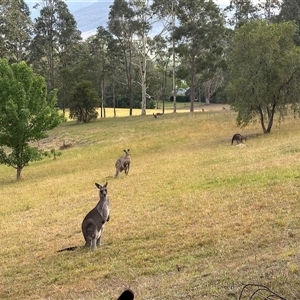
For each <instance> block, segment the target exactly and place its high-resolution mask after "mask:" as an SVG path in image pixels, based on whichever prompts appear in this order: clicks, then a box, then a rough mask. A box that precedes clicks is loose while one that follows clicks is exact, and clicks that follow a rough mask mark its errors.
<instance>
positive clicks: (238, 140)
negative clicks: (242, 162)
mask: <svg viewBox="0 0 300 300" xmlns="http://www.w3.org/2000/svg"><path fill="white" fill-rule="evenodd" d="M246 140H247V137H246V136H243V135H241V134H239V133H236V134H234V135H233V137H232V140H231V145H233V142H234V141H236V143H237V144H240V143H242V142H243V141H246Z"/></svg>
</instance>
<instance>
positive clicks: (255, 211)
mask: <svg viewBox="0 0 300 300" xmlns="http://www.w3.org/2000/svg"><path fill="white" fill-rule="evenodd" d="M147 113H148V111H147ZM235 117H236V115H235V113H234V112H233V111H231V110H228V109H226V110H223V109H216V110H213V109H212V110H210V109H209V108H208V107H207V109H206V111H205V112H202V111H199V112H195V113H186V112H185V113H184V112H183V113H178V114H172V113H169V114H165V115H164V116H162V117H161V118H158V119H154V118H153V116H152V115H151V114H150V113H149V115H147V116H132V117H123V118H106V119H98V120H97V121H96V122H92V123H89V124H83V125H77V124H76V123H75V122H72V121H70V122H67V123H63V124H61V125H60V126H58V127H57V128H56V129H55V130H53V131H51V132H50V133H49V137H48V138H47V139H45V140H42V141H40V142H39V146H40V147H41V148H44V149H53V148H55V149H58V148H59V146H60V145H61V144H62V141H63V140H65V141H66V142H67V143H70V144H72V146H71V147H70V148H68V149H66V150H63V151H62V155H61V156H59V157H57V159H56V160H53V158H45V159H44V160H43V161H39V162H35V163H31V164H30V165H29V166H28V167H25V168H24V170H23V172H22V175H23V179H22V180H21V181H19V182H17V181H16V180H15V177H16V171H15V170H14V169H12V168H9V167H7V166H3V165H0V186H1V187H0V207H1V210H0V215H1V218H0V224H1V233H0V238H1V246H0V264H1V272H0V299H88V300H90V299H101V300H108V299H116V298H117V296H118V295H119V294H120V292H121V291H122V290H123V289H124V288H127V287H130V288H131V289H133V290H134V291H135V293H136V299H145V300H150V299H157V300H171V299H181V300H187V299H208V300H212V299H238V296H239V294H240V292H241V288H242V286H243V284H245V283H256V284H263V285H266V286H268V287H269V288H270V289H272V290H273V291H275V292H277V293H278V294H280V295H281V296H283V297H285V299H289V300H296V299H300V286H299V282H300V199H299V193H300V190H299V187H300V170H299V159H300V134H299V131H300V121H299V119H293V118H292V117H288V118H287V119H286V120H285V121H284V122H282V123H281V124H277V123H275V125H274V127H273V130H272V133H271V134H268V135H264V134H262V130H261V128H260V126H259V125H258V124H254V125H251V126H249V127H247V128H244V129H239V128H237V127H236V123H235ZM236 132H240V133H242V134H245V135H247V136H248V140H247V141H246V142H245V144H241V145H233V146H232V145H231V137H232V135H233V134H234V133H236ZM128 148H130V149H131V150H130V152H131V156H132V165H131V169H130V172H129V175H128V176H125V175H124V174H123V173H122V174H121V176H120V178H118V179H115V178H114V177H113V175H114V173H115V169H114V163H115V161H116V159H117V158H118V157H119V156H121V155H122V154H123V149H128ZM106 181H107V182H108V193H109V197H110V202H111V219H110V221H109V222H108V223H107V225H106V228H105V231H104V234H103V244H102V246H101V247H100V248H99V249H98V250H97V251H91V250H89V249H84V248H79V249H77V250H75V251H70V252H69V251H67V252H61V253H58V252H57V250H59V249H62V248H65V247H69V246H82V245H83V244H84V241H83V236H82V233H81V222H82V220H83V218H84V216H85V214H86V213H87V212H88V211H89V210H90V209H91V208H93V207H94V206H95V205H96V203H97V200H98V190H97V188H96V187H95V182H98V183H100V184H103V183H105V182H106ZM258 296H259V294H258ZM243 299H246V298H243ZM248 299H249V298H248ZM253 299H266V298H262V297H256V298H253Z"/></svg>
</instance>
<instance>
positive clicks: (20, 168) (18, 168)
mask: <svg viewBox="0 0 300 300" xmlns="http://www.w3.org/2000/svg"><path fill="white" fill-rule="evenodd" d="M22 169H23V168H22V167H20V166H18V167H17V180H20V179H21V178H22V177H21V172H22Z"/></svg>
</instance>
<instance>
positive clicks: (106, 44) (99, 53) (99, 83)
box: [87, 26, 115, 117]
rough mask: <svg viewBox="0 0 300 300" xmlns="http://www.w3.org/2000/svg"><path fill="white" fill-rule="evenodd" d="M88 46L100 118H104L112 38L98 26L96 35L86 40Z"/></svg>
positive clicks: (112, 66)
mask: <svg viewBox="0 0 300 300" xmlns="http://www.w3.org/2000/svg"><path fill="white" fill-rule="evenodd" d="M87 42H88V44H89V49H90V54H91V56H92V58H93V61H94V64H93V66H92V68H93V70H94V74H95V76H94V81H95V83H94V85H95V87H96V90H97V91H98V94H99V95H100V96H101V99H102V101H101V117H103V116H104V117H105V116H106V114H105V103H106V101H105V96H106V86H108V85H109V80H110V77H111V75H112V73H113V71H114V70H113V68H115V64H114V63H113V59H112V58H113V57H114V55H112V53H113V52H114V51H115V50H114V45H115V43H114V38H113V36H112V34H111V33H110V32H109V31H108V30H106V29H105V28H104V27H102V26H99V27H98V28H97V33H96V34H95V35H93V36H91V37H90V38H89V39H88V40H87Z"/></svg>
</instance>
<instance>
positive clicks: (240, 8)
mask: <svg viewBox="0 0 300 300" xmlns="http://www.w3.org/2000/svg"><path fill="white" fill-rule="evenodd" d="M267 1H269V0H267ZM224 11H225V12H229V17H228V23H229V25H230V26H232V27H235V28H238V27H240V26H242V25H244V24H245V23H247V22H249V21H251V20H253V19H257V18H258V7H257V6H256V5H255V4H254V2H253V0H231V1H230V4H229V5H228V6H227V7H226V8H225V10H224Z"/></svg>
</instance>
